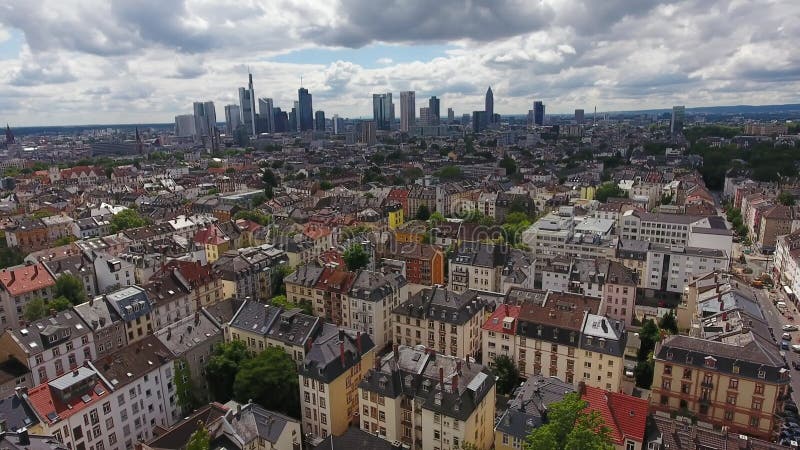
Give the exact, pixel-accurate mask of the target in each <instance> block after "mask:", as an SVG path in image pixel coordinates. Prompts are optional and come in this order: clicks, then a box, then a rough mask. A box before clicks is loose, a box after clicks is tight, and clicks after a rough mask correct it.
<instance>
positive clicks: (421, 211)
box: [416, 203, 431, 220]
mask: <svg viewBox="0 0 800 450" xmlns="http://www.w3.org/2000/svg"><path fill="white" fill-rule="evenodd" d="M430 217H431V210H430V209H428V205H426V204H424V203H423V204H421V205H419V208H417V217H416V218H417V220H428V219H430Z"/></svg>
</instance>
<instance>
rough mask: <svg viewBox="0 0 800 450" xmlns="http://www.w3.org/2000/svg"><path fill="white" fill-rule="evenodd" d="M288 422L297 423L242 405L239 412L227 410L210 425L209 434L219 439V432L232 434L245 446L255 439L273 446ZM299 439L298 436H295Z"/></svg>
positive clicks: (281, 416) (255, 406)
mask: <svg viewBox="0 0 800 450" xmlns="http://www.w3.org/2000/svg"><path fill="white" fill-rule="evenodd" d="M290 422H294V423H297V420H296V419H292V418H290V417H287V416H285V415H283V414H279V413H276V412H273V411H269V410H267V409H264V408H263V407H262V406H260V405H257V404H255V403H248V404H246V405H242V407H241V410H236V411H234V410H229V411H228V413H227V414H225V416H223V417H222V418H221V419H219V420H217V421H216V422H215V423H214V424H212V425H211V427H210V429H209V432H210V433H211V435H212V436H214V437H215V438H216V437H219V433H220V432H223V433H225V432H227V433H230V431H232V432H233V434H234V435H235V436H236V437H237V438H239V439H241V441H242V442H244V443H245V445H244V448H247V447H249V446H248V445H247V444H249V443H251V442H254V441H255V440H257V439H264V440H265V441H267V442H270V443H272V444H273V445H274V444H276V443H277V442H278V439H280V436H281V434H282V433H283V430H284V428H285V427H286V425H288V424H289V423H290ZM297 439H298V440H299V439H300V436H297Z"/></svg>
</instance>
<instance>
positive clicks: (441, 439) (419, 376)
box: [358, 346, 495, 450]
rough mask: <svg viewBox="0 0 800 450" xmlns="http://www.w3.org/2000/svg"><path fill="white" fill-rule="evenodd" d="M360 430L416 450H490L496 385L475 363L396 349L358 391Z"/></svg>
mask: <svg viewBox="0 0 800 450" xmlns="http://www.w3.org/2000/svg"><path fill="white" fill-rule="evenodd" d="M358 390H359V409H360V412H361V424H360V427H361V429H362V430H363V431H366V432H368V433H372V434H375V435H377V436H380V437H382V438H384V439H386V440H387V441H390V442H395V441H399V442H402V443H403V444H405V445H407V446H409V447H410V448H412V449H418V450H422V449H440V450H457V449H461V448H462V446H463V445H465V444H473V445H475V448H478V449H489V448H491V447H492V443H493V442H494V434H493V429H494V414H495V381H494V376H493V375H492V374H491V373H490V372H489V370H488V369H487V368H486V367H485V366H483V365H481V364H477V363H469V362H468V361H466V360H463V359H460V358H453V357H450V356H444V355H441V354H437V353H436V352H433V351H429V350H425V349H421V348H414V347H407V346H395V348H394V350H393V352H392V353H390V354H389V355H387V356H385V357H383V358H382V359H378V360H376V361H375V368H374V370H371V371H369V372H368V374H367V376H366V377H365V378H364V380H363V381H362V382H361V384H360V386H359V389H358Z"/></svg>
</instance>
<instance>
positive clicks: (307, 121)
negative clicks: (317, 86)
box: [297, 87, 314, 131]
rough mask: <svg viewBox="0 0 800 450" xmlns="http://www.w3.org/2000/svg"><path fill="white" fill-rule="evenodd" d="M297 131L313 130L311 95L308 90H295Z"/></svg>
mask: <svg viewBox="0 0 800 450" xmlns="http://www.w3.org/2000/svg"><path fill="white" fill-rule="evenodd" d="M297 129H298V131H306V130H313V129H314V109H313V107H312V104H311V94H309V93H308V89H306V88H302V87H301V88H300V89H298V90H297Z"/></svg>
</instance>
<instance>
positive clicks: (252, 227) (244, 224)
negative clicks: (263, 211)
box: [236, 219, 261, 233]
mask: <svg viewBox="0 0 800 450" xmlns="http://www.w3.org/2000/svg"><path fill="white" fill-rule="evenodd" d="M236 226H237V227H239V229H240V230H242V231H249V232H251V233H252V232H254V231H256V230H258V229H259V228H261V225H259V224H258V223H256V222H253V221H252V220H247V219H238V220H237V221H236Z"/></svg>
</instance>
